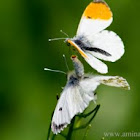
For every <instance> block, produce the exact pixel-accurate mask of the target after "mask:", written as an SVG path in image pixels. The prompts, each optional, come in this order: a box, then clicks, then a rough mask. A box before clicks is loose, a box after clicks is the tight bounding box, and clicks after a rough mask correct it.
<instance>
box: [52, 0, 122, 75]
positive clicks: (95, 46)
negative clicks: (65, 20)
mask: <svg viewBox="0 0 140 140" xmlns="http://www.w3.org/2000/svg"><path fill="white" fill-rule="evenodd" d="M112 21H113V14H112V12H111V10H110V8H109V6H108V5H107V4H106V3H105V2H104V1H103V0H94V1H93V2H91V3H90V4H89V5H88V6H87V7H86V9H85V11H84V13H83V15H82V18H81V21H80V23H79V27H78V30H77V33H76V36H75V37H74V38H67V39H66V41H65V42H67V45H68V46H69V45H71V46H74V47H75V48H76V49H77V50H78V51H79V53H80V54H81V55H82V56H83V58H84V59H85V60H86V62H87V63H88V64H89V65H90V66H91V67H92V68H94V69H95V70H97V71H98V72H100V73H107V72H108V67H107V65H106V64H105V63H103V62H102V61H100V60H99V59H101V60H105V61H111V62H115V61H117V60H118V59H120V58H121V56H122V55H123V54H124V44H123V42H122V40H121V38H120V37H119V36H118V35H117V34H116V33H114V32H113V31H108V30H104V29H105V28H107V27H108V26H109V25H110V24H111V23H112ZM62 39H63V38H62ZM54 40H56V39H54ZM50 41H51V39H50Z"/></svg>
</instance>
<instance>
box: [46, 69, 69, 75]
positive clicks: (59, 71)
mask: <svg viewBox="0 0 140 140" xmlns="http://www.w3.org/2000/svg"><path fill="white" fill-rule="evenodd" d="M44 70H47V71H51V72H58V73H63V74H66V72H64V71H61V70H53V69H49V68H44ZM66 75H67V74H66Z"/></svg>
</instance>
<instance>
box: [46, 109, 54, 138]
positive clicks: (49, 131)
mask: <svg viewBox="0 0 140 140" xmlns="http://www.w3.org/2000/svg"><path fill="white" fill-rule="evenodd" d="M53 113H54V111H53V112H52V115H51V120H52V116H53ZM50 134H51V122H50V125H49V129H48V134H47V140H49V138H50Z"/></svg>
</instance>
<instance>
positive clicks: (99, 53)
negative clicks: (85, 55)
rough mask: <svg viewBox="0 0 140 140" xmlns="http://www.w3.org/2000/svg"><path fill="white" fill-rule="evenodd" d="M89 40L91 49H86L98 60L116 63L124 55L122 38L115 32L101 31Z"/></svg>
mask: <svg viewBox="0 0 140 140" xmlns="http://www.w3.org/2000/svg"><path fill="white" fill-rule="evenodd" d="M88 40H89V41H90V44H91V47H89V48H86V47H85V50H88V51H90V53H91V54H92V55H93V56H95V57H96V58H99V59H102V60H105V61H111V62H115V61H116V60H118V59H120V58H121V56H122V55H123V54H124V44H123V42H122V40H121V38H120V37H119V36H118V35H117V34H116V33H114V32H113V31H107V30H104V31H101V32H99V33H97V34H95V35H93V36H90V37H89V38H88Z"/></svg>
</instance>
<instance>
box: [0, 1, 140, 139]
mask: <svg viewBox="0 0 140 140" xmlns="http://www.w3.org/2000/svg"><path fill="white" fill-rule="evenodd" d="M89 2H90V0H70V1H68V0H67V1H66V0H59V1H56V0H5V1H1V2H0V66H1V67H0V140H46V137H47V130H48V127H49V123H50V120H51V113H52V111H53V110H54V108H55V106H56V103H57V100H56V94H59V93H61V91H62V89H61V87H63V86H64V85H65V83H66V76H65V75H63V74H59V73H51V72H47V71H44V70H43V69H44V67H49V68H53V69H60V70H64V71H67V69H66V67H65V64H64V60H63V57H62V54H65V55H66V57H67V61H68V65H69V67H70V69H71V70H72V69H73V67H72V62H71V60H70V56H71V54H73V53H74V52H73V50H71V48H68V47H67V46H66V44H64V42H63V41H62V40H61V41H54V42H48V38H54V37H65V36H64V35H63V34H62V33H60V30H61V29H62V30H63V31H65V32H66V33H67V34H69V36H70V37H73V36H74V35H75V33H76V30H77V26H78V23H79V20H80V17H81V15H82V12H83V10H84V9H85V7H86V6H87V5H88V3H89ZM106 2H107V3H108V4H109V6H110V7H111V9H112V11H113V14H114V22H113V23H112V25H111V26H110V27H109V28H108V29H109V30H113V31H115V32H116V33H117V34H119V36H120V37H121V38H122V40H123V41H124V44H125V49H126V53H125V55H124V56H123V57H122V59H120V60H119V61H117V62H116V63H114V64H113V63H109V62H107V64H108V66H109V73H108V75H120V76H123V77H124V78H126V79H127V80H128V82H129V84H130V86H131V90H130V91H125V90H122V89H118V88H113V87H107V86H103V85H102V86H100V87H99V88H98V89H97V95H98V101H97V103H98V104H101V108H100V110H99V112H98V114H97V116H96V118H95V119H94V121H93V122H92V128H91V129H90V130H89V133H88V136H87V138H86V139H87V140H91V139H95V140H100V139H101V138H102V137H104V132H140V93H139V91H140V85H139V84H140V68H139V67H140V62H139V61H140V45H139V44H140V15H139V13H140V1H139V0H133V1H132V0H117V1H114V0H106ZM79 58H80V59H81V61H82V62H83V63H84V65H85V71H86V72H89V71H90V72H92V73H93V74H94V73H96V72H95V71H94V70H93V69H91V68H90V66H89V65H87V64H86V63H85V62H84V61H83V59H82V58H81V57H80V56H79ZM94 107H95V105H94V104H91V105H90V107H89V110H90V109H92V108H94ZM83 121H84V120H83ZM83 132H84V131H79V132H77V133H75V134H74V137H73V139H76V140H80V139H81V138H82V134H83ZM57 139H63V138H62V137H60V136H59V137H58V138H57ZM105 139H107V140H108V139H112V140H115V139H116V140H117V139H120V140H121V139H124V138H121V137H119V138H117V137H111V138H109V137H108V138H105ZM125 139H129V138H125ZM134 139H140V137H139V138H134Z"/></svg>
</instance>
